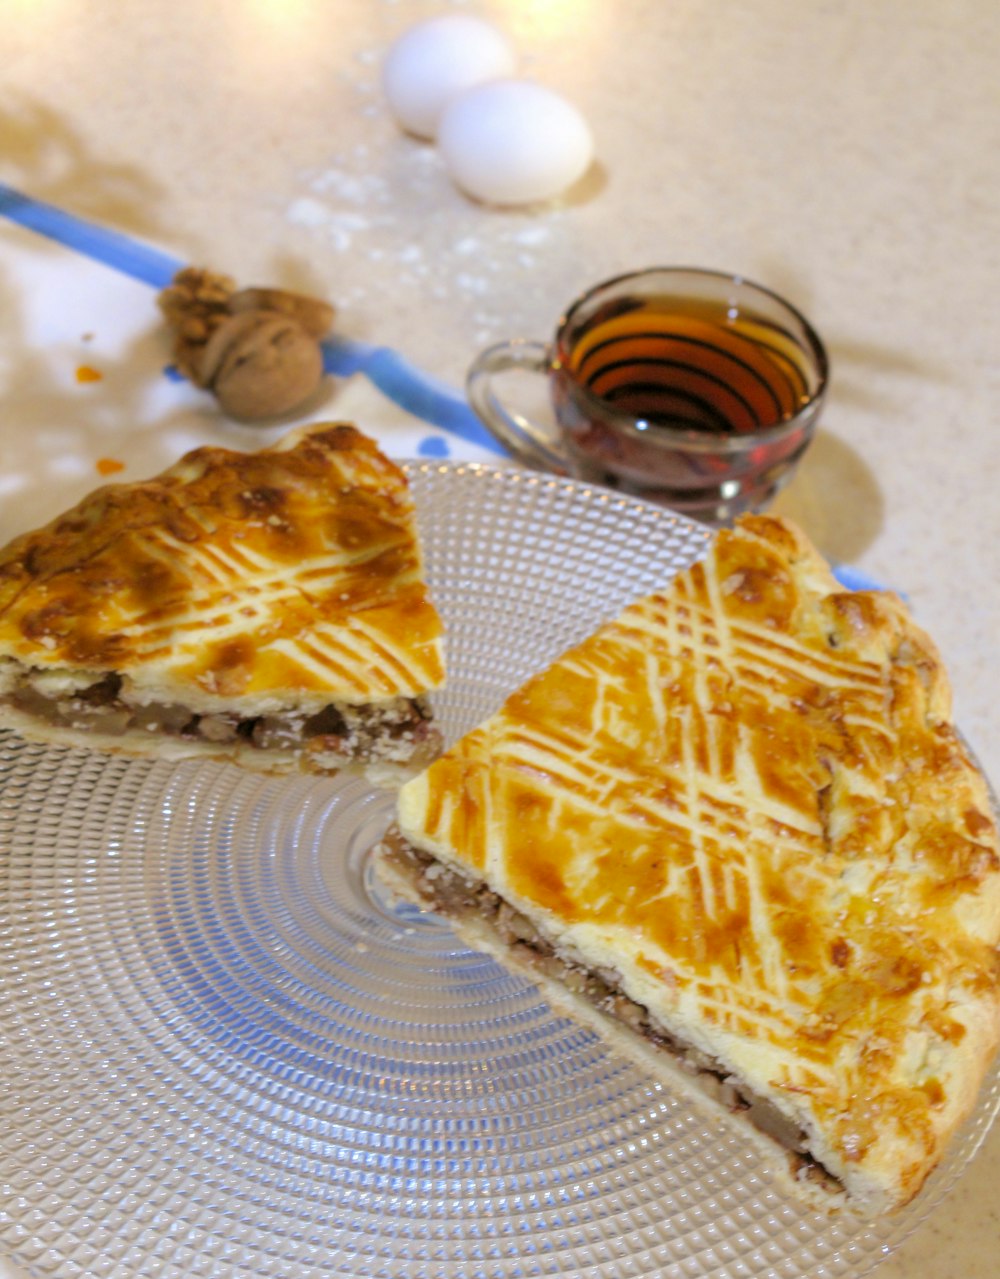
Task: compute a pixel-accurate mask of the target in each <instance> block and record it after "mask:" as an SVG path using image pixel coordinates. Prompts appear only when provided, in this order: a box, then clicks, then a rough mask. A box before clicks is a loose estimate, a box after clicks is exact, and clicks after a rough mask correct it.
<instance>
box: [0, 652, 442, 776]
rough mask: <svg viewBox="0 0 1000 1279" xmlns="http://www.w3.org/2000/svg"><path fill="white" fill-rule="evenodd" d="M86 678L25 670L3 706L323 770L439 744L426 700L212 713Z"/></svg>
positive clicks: (415, 754)
mask: <svg viewBox="0 0 1000 1279" xmlns="http://www.w3.org/2000/svg"><path fill="white" fill-rule="evenodd" d="M86 678H87V679H90V681H91V682H86V680H84V681H81V680H80V677H79V676H74V675H73V674H72V673H68V672H50V671H24V672H22V673H19V674H17V675H15V676H14V678H13V679H11V678H10V675H9V674H8V676H7V678H6V681H5V682H6V685H7V686H6V688H5V690H4V699H3V700H4V701H5V702H6V703H7V705H9V706H11V707H12V708H14V709H15V710H17V711H19V712H20V713H21V714H22V715H26V716H28V717H30V718H31V719H33V720H35V721H36V722H38V723H40V724H45V725H48V726H52V727H55V728H64V729H68V730H79V731H83V732H88V733H92V734H101V735H103V736H105V737H110V738H115V737H121V738H125V737H126V736H128V735H130V734H135V733H136V732H141V733H146V732H148V733H156V734H164V735H166V736H168V737H174V738H177V739H179V740H181V741H186V742H190V743H192V744H194V743H197V744H199V745H201V746H203V747H204V748H206V749H207V750H210V749H211V748H217V749H218V750H219V751H220V753H226V752H227V751H228V750H230V749H238V748H241V747H242V748H248V749H250V750H257V751H260V752H262V753H263V752H271V753H275V754H291V755H293V756H296V757H308V758H309V760H310V761H311V762H313V763H314V764H316V765H317V766H319V767H323V766H324V764H325V763H327V762H329V763H330V764H331V765H332V764H333V763H334V762H342V761H344V760H352V761H360V762H369V761H389V762H395V761H400V762H403V761H405V762H407V763H419V764H423V763H427V762H429V761H430V760H431V759H433V757H434V755H435V754H436V753H437V750H438V745H439V743H438V734H437V730H436V729H435V728H434V727H433V725H432V724H431V722H430V709H429V706H428V704H427V702H426V699H424V698H422V697H416V698H407V697H397V698H394V699H393V700H392V701H391V702H387V703H385V704H384V705H383V704H371V705H360V706H354V705H345V704H342V703H337V702H331V703H330V704H328V705H327V706H324V707H323V708H322V709H321V710H319V711H309V710H302V709H295V710H289V711H285V712H283V713H277V714H270V715H252V716H244V715H240V714H239V713H238V712H235V711H221V712H220V711H216V712H213V713H211V714H205V713H199V712H195V711H192V710H191V709H190V708H188V707H185V706H181V705H177V704H175V703H158V702H151V703H144V704H142V705H139V704H132V703H130V702H128V701H126V700H125V699H124V697H123V695H122V694H123V689H124V683H125V682H124V680H123V679H122V677H121V676H120V675H117V674H114V673H111V674H107V675H104V676H102V677H101V678H99V679H97V680H96V681H95V680H93V679H92V677H86ZM73 685H75V686H73Z"/></svg>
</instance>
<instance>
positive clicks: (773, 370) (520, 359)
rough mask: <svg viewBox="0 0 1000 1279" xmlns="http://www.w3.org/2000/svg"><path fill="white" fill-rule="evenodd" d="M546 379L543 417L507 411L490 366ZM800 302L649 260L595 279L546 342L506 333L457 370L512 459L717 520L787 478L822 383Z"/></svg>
mask: <svg viewBox="0 0 1000 1279" xmlns="http://www.w3.org/2000/svg"><path fill="white" fill-rule="evenodd" d="M511 369H528V370H531V371H533V372H536V373H542V374H544V375H546V377H547V378H548V383H549V396H550V399H551V402H552V406H553V409H554V413H555V422H554V423H553V424H551V425H549V426H545V425H542V424H540V423H537V422H534V421H532V420H531V419H530V418H528V417H526V416H524V415H523V414H520V413H518V412H517V411H516V410H513V409H511V408H508V407H507V406H506V405H505V404H504V403H503V401H502V400H501V399H500V397H499V396H498V395H497V393H496V390H495V387H494V385H493V383H494V378H495V376H496V375H497V374H499V373H501V372H505V371H508V370H511ZM828 372H829V361H828V359H827V355H826V351H825V349H824V347H823V343H822V342H821V341H820V338H819V337H818V335H817V334H816V332H815V331H814V330H813V328H812V326H811V325H810V324H809V322H808V321H807V320H806V319H805V318H804V317H803V316H802V315H800V314H799V312H798V311H797V310H796V309H795V308H794V307H793V306H791V305H790V304H789V303H788V302H785V301H784V300H783V299H782V298H780V297H778V295H777V294H776V293H772V292H771V291H770V290H769V289H766V288H763V287H762V286H761V285H759V284H753V283H751V282H750V281H749V280H744V279H743V278H742V277H740V276H734V275H727V274H726V273H724V272H721V271H706V270H700V269H697V268H691V267H659V268H653V269H650V270H646V271H636V272H634V273H632V274H629V275H621V276H618V277H616V278H615V279H613V280H608V281H606V282H604V283H603V284H598V285H596V286H595V287H594V288H592V289H590V290H589V291H588V292H587V293H584V294H583V296H582V297H580V298H578V299H577V301H576V302H574V303H573V304H572V306H571V307H570V308H569V310H568V311H567V312H566V313H565V315H564V316H563V317H562V319H561V320H560V322H559V327H558V329H557V330H556V334H555V337H554V339H553V341H552V342H551V344H546V343H543V342H535V341H528V340H525V339H520V338H518V339H513V340H511V341H507V342H500V343H498V344H497V345H496V346H491V347H489V348H487V349H486V350H485V351H483V352H481V353H480V354H479V355H478V356H477V357H476V359H475V360H474V361H473V363H472V365H471V366H470V368H469V372H468V376H467V380H466V388H467V391H468V396H469V400H470V403H471V404H472V407H473V409H474V410H475V412H476V414H477V415H478V416H479V417H480V418H481V419H482V421H483V422H484V423H485V424H486V426H487V427H488V428H489V430H490V431H491V432H492V434H493V435H495V436H496V438H497V439H498V440H499V441H500V442H501V443H502V444H504V445H505V446H506V447H507V448H508V449H509V450H510V451H511V452H512V453H513V454H514V456H515V457H516V458H518V460H520V461H522V462H524V463H526V464H527V465H529V466H533V467H538V468H541V469H542V470H548V471H554V472H555V473H557V474H560V475H571V476H575V477H578V478H580V479H585V480H589V481H591V482H594V483H599V484H604V485H608V486H610V487H613V488H618V489H621V490H623V491H625V492H628V493H632V494H636V495H637V496H640V497H645V498H650V499H652V500H653V501H656V502H659V503H662V504H663V505H666V506H669V507H671V508H673V509H675V510H678V511H682V512H684V513H685V514H687V515H690V516H692V517H693V518H695V519H701V520H704V521H707V522H710V523H724V522H726V521H727V520H731V519H733V518H735V516H737V515H739V514H740V513H741V512H743V511H748V510H760V509H762V508H763V507H764V506H765V505H766V504H767V503H768V502H769V501H770V500H771V498H772V497H773V496H774V495H775V493H777V491H778V489H779V488H780V487H781V486H782V485H783V484H784V483H785V482H786V481H787V480H788V479H789V478H790V477H791V475H792V473H793V471H794V469H795V466H796V464H797V462H798V460H799V458H800V457H801V456H802V454H803V452H804V451H805V449H806V447H807V446H808V444H809V441H810V440H811V438H812V435H813V432H814V429H815V426H816V420H817V418H818V416H819V412H820V408H821V407H822V403H823V398H824V395H825V392H826V386H827V380H828Z"/></svg>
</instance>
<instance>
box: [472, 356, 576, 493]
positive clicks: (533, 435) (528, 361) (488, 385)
mask: <svg viewBox="0 0 1000 1279" xmlns="http://www.w3.org/2000/svg"><path fill="white" fill-rule="evenodd" d="M549 360H550V351H549V348H548V346H546V344H545V343H544V342H532V341H529V340H528V339H527V338H512V339H511V340H510V341H509V342H498V343H497V344H496V345H495V346H488V347H487V348H486V350H485V351H480V353H479V354H478V355H477V356H476V358H475V359H474V360H473V361H472V363H471V364H470V365H469V371H468V373H467V374H466V378H465V390H466V393H467V395H468V397H469V403H470V404H471V405H472V407H473V409H474V410H475V412H476V414H477V416H478V417H479V418H480V419H481V420H482V422H483V423H484V424H485V426H486V427H487V429H488V430H489V431H490V433H491V434H492V435H494V436H495V437H496V439H498V440H499V441H500V443H501V444H502V445H503V446H504V447H505V448H507V449H509V450H510V452H511V453H513V455H514V456H515V457H516V458H517V459H518V461H520V462H524V463H525V465H527V466H533V467H537V468H539V469H541V470H543V471H554V472H555V473H556V474H557V475H568V474H569V473H570V458H569V454H568V453H567V452H566V450H565V449H564V448H563V447H562V445H561V443H560V441H559V439H558V437H557V435H556V434H555V432H554V431H552V430H546V428H545V427H543V426H540V425H539V424H538V423H537V422H533V421H532V420H531V419H530V418H528V417H525V416H524V414H523V413H518V412H517V411H516V410H514V409H509V408H507V406H506V405H505V404H504V403H503V402H502V400H501V399H500V398H499V397H498V395H497V394H496V392H495V391H494V390H493V386H492V380H493V377H494V375H495V374H497V373H504V372H506V371H507V370H509V369H526V370H528V372H531V373H547V372H548V369H549Z"/></svg>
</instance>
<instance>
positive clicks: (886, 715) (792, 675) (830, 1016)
mask: <svg viewBox="0 0 1000 1279" xmlns="http://www.w3.org/2000/svg"><path fill="white" fill-rule="evenodd" d="M400 827H401V829H402V832H403V834H404V836H405V837H406V838H407V839H408V840H409V841H410V842H411V843H413V844H414V845H416V846H417V847H421V848H424V849H426V850H428V851H430V852H432V853H434V854H435V855H437V856H439V857H441V858H442V859H443V860H445V861H446V862H450V863H455V864H464V865H465V866H467V867H468V868H471V869H472V870H474V871H475V872H476V873H478V874H480V875H482V876H483V877H484V878H485V879H486V881H487V882H488V883H489V884H490V885H491V887H493V888H494V889H495V891H497V892H499V893H500V894H501V896H503V897H505V898H506V899H507V900H509V901H511V902H512V903H513V904H514V905H515V906H516V907H517V909H518V910H520V911H522V912H523V913H525V914H526V915H528V917H529V918H531V919H532V920H533V921H534V922H535V923H536V924H538V926H539V927H540V928H541V929H542V931H544V932H546V934H547V935H549V936H550V937H552V938H554V939H557V940H558V941H559V942H560V943H561V944H567V945H571V946H572V948H573V950H574V951H575V952H576V953H578V954H580V955H581V956H582V957H584V959H585V960H586V961H587V962H588V963H590V964H592V965H593V966H595V967H599V966H605V967H612V968H616V969H617V970H618V971H620V972H621V974H622V976H623V978H624V979H625V984H626V989H627V993H628V994H629V995H630V997H632V998H633V999H635V1000H636V1001H637V1002H639V1003H640V1004H642V1005H643V1006H644V1007H647V1008H649V1009H651V1010H652V1011H653V1012H654V1013H655V1015H656V1016H657V1017H658V1018H660V1020H661V1021H662V1023H663V1024H664V1025H666V1026H668V1027H673V1028H675V1029H677V1030H678V1031H679V1032H681V1033H682V1034H683V1035H684V1037H685V1038H686V1039H689V1040H691V1041H692V1042H694V1043H695V1044H696V1045H697V1046H699V1047H703V1048H704V1049H705V1050H706V1051H709V1052H711V1053H712V1055H713V1056H714V1057H716V1058H719V1059H720V1060H722V1061H724V1062H725V1063H726V1064H727V1065H728V1067H729V1069H731V1070H732V1072H733V1074H734V1075H735V1076H737V1077H739V1078H743V1079H746V1080H747V1081H749V1082H750V1083H751V1084H752V1086H753V1088H754V1090H755V1091H756V1092H757V1093H759V1094H760V1095H764V1096H767V1097H768V1098H769V1099H771V1100H773V1101H774V1103H775V1104H776V1105H779V1106H780V1108H781V1109H782V1111H783V1112H784V1113H785V1114H786V1115H787V1116H788V1117H789V1118H790V1119H791V1120H794V1122H796V1123H797V1124H799V1125H800V1126H801V1127H802V1128H803V1129H804V1130H805V1131H807V1132H808V1133H809V1135H810V1148H811V1151H812V1153H813V1155H814V1156H815V1157H816V1158H817V1159H818V1160H819V1161H820V1162H821V1163H822V1164H823V1165H824V1166H825V1167H826V1168H828V1170H829V1171H830V1172H831V1173H833V1174H834V1175H835V1176H836V1177H837V1178H838V1179H840V1180H841V1181H842V1182H843V1183H844V1184H845V1185H846V1187H847V1189H848V1193H849V1196H850V1197H851V1198H852V1199H853V1201H854V1202H856V1203H858V1204H861V1205H862V1206H863V1207H865V1208H866V1209H869V1210H877V1211H881V1210H885V1209H888V1208H892V1207H898V1206H900V1205H901V1204H903V1203H905V1202H906V1201H908V1200H909V1199H910V1198H911V1197H912V1196H913V1195H914V1194H915V1193H916V1192H917V1190H918V1189H919V1188H920V1186H921V1185H922V1183H923V1181H924V1180H925V1178H926V1176H927V1175H928V1173H929V1172H930V1171H931V1169H932V1168H933V1167H934V1166H935V1165H936V1164H937V1163H938V1162H939V1160H940V1158H941V1155H942V1152H943V1150H944V1147H945V1145H946V1143H947V1141H948V1139H949V1137H950V1136H951V1134H952V1133H953V1131H954V1129H955V1128H956V1126H957V1125H958V1124H959V1123H960V1122H961V1121H962V1120H963V1119H964V1117H965V1116H966V1115H967V1114H968V1112H969V1110H970V1109H971V1107H972V1106H973V1104H974V1100H975V1097H976V1095H977V1092H978V1089H979V1086H980V1083H981V1080H982V1077H983V1073H984V1071H985V1069H986V1067H987V1063H988V1062H989V1061H990V1059H991V1058H992V1056H993V1054H994V1053H995V1051H996V1048H997V1043H998V1039H1000V968H998V952H997V944H998V942H1000V846H998V840H997V832H996V825H995V822H994V819H993V817H992V815H991V812H990V805H989V796H988V792H987V788H986V785H985V782H984V781H983V779H982V777H981V776H980V775H979V773H978V771H977V770H976V769H975V767H974V766H973V764H972V763H971V761H970V760H969V757H968V755H967V753H966V751H965V749H964V747H963V745H962V743H961V741H960V739H959V738H958V736H957V734H956V732H955V730H954V728H953V726H952V724H951V722H950V694H949V689H948V682H947V678H946V675H945V672H944V669H943V667H942V664H941V661H940V658H939V656H938V655H937V653H936V651H935V649H934V646H933V644H932V643H931V641H930V640H929V639H928V637H927V636H926V635H924V634H923V632H922V631H920V629H919V628H918V627H916V626H915V624H914V623H913V621H912V619H911V618H910V617H909V616H908V614H907V611H906V609H905V607H904V606H903V604H902V603H901V601H899V600H898V599H897V598H895V597H894V596H892V595H889V594H883V593H872V592H857V593H855V592H846V591H844V590H842V589H841V588H840V587H839V585H838V584H837V582H836V581H835V579H834V578H833V577H832V576H831V574H830V573H829V571H828V569H827V568H826V566H825V564H824V563H823V561H822V559H821V558H820V557H819V555H818V554H817V552H816V551H815V550H814V549H813V548H812V547H811V545H810V544H809V543H808V541H807V539H806V538H805V537H804V535H803V534H802V533H801V532H799V531H798V530H797V529H795V528H794V527H793V526H792V525H790V524H788V523H786V522H784V521H781V520H778V519H776V518H773V517H766V516H759V517H750V518H747V519H744V520H743V521H741V522H740V523H739V525H738V526H737V527H736V528H735V529H733V530H723V531H722V532H720V533H719V534H718V536H717V538H716V540H715V542H714V545H713V547H712V551H711V554H710V555H709V557H708V559H707V560H706V561H705V562H703V563H699V564H696V565H694V566H693V567H692V568H691V569H689V570H688V571H687V572H686V573H684V574H682V575H681V576H680V577H679V578H677V579H676V580H675V582H674V583H673V584H672V585H671V587H670V588H669V589H667V590H665V591H663V592H660V593H657V594H655V595H652V596H649V597H647V598H646V599H644V600H641V601H639V602H637V603H636V604H634V605H632V606H631V607H630V608H628V609H626V610H625V611H624V612H623V613H622V614H621V615H620V617H618V618H617V619H616V620H615V621H613V622H611V623H609V624H608V625H606V626H604V627H602V628H601V630H599V631H598V632H597V633H596V634H595V635H594V636H593V637H592V638H591V639H589V640H588V641H586V642H585V643H584V644H582V645H581V646H579V647H578V648H577V649H575V650H573V651H572V652H570V653H568V654H566V655H565V656H564V657H563V658H562V659H560V660H559V661H558V662H556V663H555V664H554V665H553V666H552V667H550V668H549V670H547V671H546V672H543V673H542V674H541V675H539V676H537V677H536V678H535V679H533V680H530V681H529V682H528V683H527V684H526V685H525V686H524V687H523V688H522V689H520V690H518V691H517V692H516V693H515V694H513V695H512V696H511V697H510V698H509V699H508V701H507V702H506V704H505V705H504V707H503V708H502V710H501V711H500V712H499V713H498V715H496V716H495V717H493V718H492V719H490V720H489V721H487V722H486V723H485V724H483V725H481V726H480V727H479V728H478V729H477V730H475V731H474V732H473V733H471V734H469V735H468V736H467V737H466V738H465V739H464V740H463V741H462V742H460V743H459V744H458V745H457V746H456V747H455V748H453V750H451V751H449V752H448V753H447V755H445V756H444V757H443V758H442V759H441V760H439V761H438V762H436V763H435V764H434V765H432V766H431V768H430V769H428V770H427V772H426V773H424V774H423V775H422V776H421V777H420V778H418V779H416V780H415V781H414V782H412V783H410V784H409V785H408V786H407V787H405V788H404V790H403V792H402V793H401V796H400Z"/></svg>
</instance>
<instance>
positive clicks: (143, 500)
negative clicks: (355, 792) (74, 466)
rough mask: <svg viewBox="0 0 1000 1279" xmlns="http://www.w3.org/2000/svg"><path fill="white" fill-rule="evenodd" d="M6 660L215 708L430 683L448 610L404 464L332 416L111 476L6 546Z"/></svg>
mask: <svg viewBox="0 0 1000 1279" xmlns="http://www.w3.org/2000/svg"><path fill="white" fill-rule="evenodd" d="M0 658H6V659H8V663H13V664H20V665H22V666H25V667H30V668H34V669H39V668H40V669H41V670H43V671H45V670H51V671H53V672H55V671H59V670H65V669H72V670H76V671H84V672H93V673H95V674H99V673H101V672H105V671H114V672H118V673H121V674H123V675H124V676H125V677H126V678H127V681H128V688H129V695H130V697H131V698H132V699H133V700H135V701H139V702H142V701H158V702H179V703H182V704H184V705H185V706H188V707H191V708H192V709H194V710H197V711H206V712H212V711H218V710H237V711H238V712H239V713H240V714H244V715H248V714H267V713H268V712H269V711H271V710H273V709H278V708H280V709H288V708H289V707H298V708H301V709H303V710H310V709H316V708H319V707H321V706H324V705H326V704H327V703H329V702H331V701H332V700H337V701H339V702H340V703H343V704H347V705H351V704H357V705H361V704H371V703H383V702H390V701H392V700H393V699H395V698H399V697H414V696H418V695H420V694H422V693H424V692H426V691H427V690H428V689H431V688H434V687H435V686H437V685H438V684H440V683H441V682H442V678H443V665H442V650H441V625H440V621H439V619H438V616H437V614H436V612H435V610H434V608H433V605H432V604H431V602H430V600H429V598H428V595H427V592H426V589H425V586H424V582H423V577H422V564H421V557H420V551H419V547H418V544H417V540H416V535H415V528H414V513H413V506H412V502H411V499H410V495H409V491H408V488H407V483H406V478H405V476H404V475H403V473H402V472H401V471H400V469H399V468H398V467H397V466H395V465H394V464H393V463H392V462H390V461H389V460H388V459H387V458H386V457H384V456H383V455H382V453H381V452H380V451H379V450H378V448H377V447H376V446H375V444H374V443H373V442H372V441H371V440H369V439H367V438H366V437H365V436H364V435H362V434H361V433H360V432H359V431H357V430H356V429H354V428H353V427H351V426H346V425H322V426H319V427H311V428H306V429H303V430H300V431H297V432H293V433H291V434H290V435H288V436H286V437H285V438H284V439H282V440H281V441H280V442H279V443H278V444H276V445H275V446H274V447H273V448H268V449H264V450H263V451H261V452H258V453H237V452H230V451H227V450H224V449H219V448H200V449H197V450H195V451H194V452H192V453H189V454H188V455H187V456H185V457H184V458H182V459H181V460H180V461H179V462H178V463H177V464H176V465H175V466H172V467H171V468H170V469H169V470H167V471H165V472H164V473H163V474H162V475H159V476H157V477H156V478H155V479H152V480H148V481H144V482H139V483H134V484H113V485H108V486H106V487H104V488H101V489H99V490H97V491H96V492H94V493H92V494H91V495H90V496H89V497H87V498H85V499H84V500H83V501H82V502H81V503H80V504H79V505H78V506H77V507H76V508H74V509H73V510H71V511H69V512H67V513H66V514H65V515H62V516H61V517H60V518H58V519H56V520H55V521H53V522H52V523H51V524H49V525H48V526H46V527H45V528H42V529H39V530H38V531H36V532H32V533H27V534H25V535H23V536H22V537H19V538H17V539H15V540H14V541H13V542H11V543H10V544H9V545H8V546H7V547H6V548H4V549H3V551H0Z"/></svg>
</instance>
